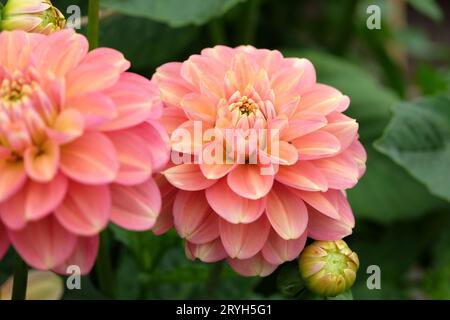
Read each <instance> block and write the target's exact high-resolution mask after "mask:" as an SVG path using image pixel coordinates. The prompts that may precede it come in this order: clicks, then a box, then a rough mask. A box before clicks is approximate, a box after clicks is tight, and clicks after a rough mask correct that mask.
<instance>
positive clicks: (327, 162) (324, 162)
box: [312, 151, 359, 189]
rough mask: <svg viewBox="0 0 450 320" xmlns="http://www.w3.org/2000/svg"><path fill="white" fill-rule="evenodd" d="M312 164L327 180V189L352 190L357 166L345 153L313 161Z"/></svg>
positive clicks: (356, 180)
mask: <svg viewBox="0 0 450 320" xmlns="http://www.w3.org/2000/svg"><path fill="white" fill-rule="evenodd" d="M312 163H313V164H314V166H316V167H317V168H318V169H319V170H320V171H321V172H322V174H323V175H324V177H325V178H326V179H327V182H328V187H329V188H332V189H348V188H353V187H354V186H355V185H356V183H357V182H358V177H359V167H358V164H357V163H356V161H355V159H353V158H352V156H351V155H350V153H349V152H347V151H346V152H343V153H341V154H339V155H337V156H334V157H331V158H324V159H319V160H314V161H312Z"/></svg>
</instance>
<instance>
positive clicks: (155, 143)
mask: <svg viewBox="0 0 450 320" xmlns="http://www.w3.org/2000/svg"><path fill="white" fill-rule="evenodd" d="M147 124H148V125H149V126H148V127H146V128H145V130H142V131H140V133H139V134H141V135H142V137H144V139H145V140H146V141H147V142H148V141H151V143H150V144H149V146H150V149H151V150H152V166H153V173H155V172H159V171H161V170H162V169H163V168H164V167H165V166H166V164H167V162H168V161H169V160H170V142H169V136H168V135H167V132H166V130H165V129H164V127H163V126H162V125H161V124H160V123H159V121H154V120H149V121H147V122H146V123H145V124H144V126H147ZM139 128H141V127H139Z"/></svg>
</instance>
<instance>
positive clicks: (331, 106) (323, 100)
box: [297, 84, 348, 115]
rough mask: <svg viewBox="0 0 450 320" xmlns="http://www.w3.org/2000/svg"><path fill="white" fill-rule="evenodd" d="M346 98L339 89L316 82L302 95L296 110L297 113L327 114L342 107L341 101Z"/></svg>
mask: <svg viewBox="0 0 450 320" xmlns="http://www.w3.org/2000/svg"><path fill="white" fill-rule="evenodd" d="M347 100H348V98H347V97H346V96H344V95H342V93H341V92H340V91H339V90H336V89H334V88H333V87H330V86H327V85H324V84H317V85H316V86H315V87H314V88H312V89H311V90H309V91H308V92H306V93H305V94H304V95H302V98H301V99H300V104H299V107H298V109H297V110H299V111H298V112H299V113H302V112H305V111H307V112H318V113H320V114H322V115H328V114H330V113H331V112H333V111H335V110H336V109H343V106H342V103H343V101H344V102H345V101H347ZM342 111H343V110H342Z"/></svg>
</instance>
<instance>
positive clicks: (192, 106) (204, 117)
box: [181, 93, 216, 122]
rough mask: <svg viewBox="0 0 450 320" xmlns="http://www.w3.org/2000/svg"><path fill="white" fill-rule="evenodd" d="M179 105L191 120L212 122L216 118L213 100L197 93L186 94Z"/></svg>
mask: <svg viewBox="0 0 450 320" xmlns="http://www.w3.org/2000/svg"><path fill="white" fill-rule="evenodd" d="M181 106H182V107H183V110H184V111H185V112H186V114H187V115H188V116H189V118H190V119H191V120H200V121H207V122H214V121H215V119H216V108H215V106H214V104H213V102H211V101H210V100H209V99H208V98H206V97H205V96H202V95H200V94H198V93H191V94H188V95H186V96H185V97H184V98H183V100H181Z"/></svg>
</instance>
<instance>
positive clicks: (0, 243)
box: [0, 221, 9, 261]
mask: <svg viewBox="0 0 450 320" xmlns="http://www.w3.org/2000/svg"><path fill="white" fill-rule="evenodd" d="M8 248H9V239H8V233H7V232H6V229H5V227H4V226H3V224H2V222H1V221H0V261H1V260H2V259H3V256H4V255H5V253H6V251H8Z"/></svg>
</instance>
